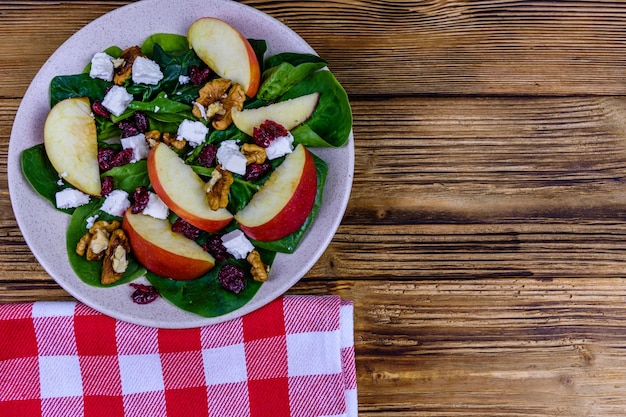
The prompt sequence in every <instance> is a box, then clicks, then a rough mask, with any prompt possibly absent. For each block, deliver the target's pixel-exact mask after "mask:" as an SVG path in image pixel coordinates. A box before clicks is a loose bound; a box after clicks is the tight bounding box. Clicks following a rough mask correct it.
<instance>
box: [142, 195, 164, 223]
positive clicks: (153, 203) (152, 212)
mask: <svg viewBox="0 0 626 417" xmlns="http://www.w3.org/2000/svg"><path fill="white" fill-rule="evenodd" d="M148 196H149V197H148V204H147V205H146V208H144V209H143V211H142V213H143V214H145V215H147V216H152V217H154V218H155V219H167V215H168V214H169V212H170V210H169V208H168V207H167V206H166V205H165V203H164V202H163V201H162V200H161V199H160V198H159V196H158V195H156V194H155V193H153V192H150V194H148Z"/></svg>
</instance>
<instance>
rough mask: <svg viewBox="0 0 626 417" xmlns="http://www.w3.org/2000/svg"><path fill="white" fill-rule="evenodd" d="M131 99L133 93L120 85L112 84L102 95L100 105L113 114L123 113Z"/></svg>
mask: <svg viewBox="0 0 626 417" xmlns="http://www.w3.org/2000/svg"><path fill="white" fill-rule="evenodd" d="M131 101H133V95H132V94H130V93H129V92H128V91H126V89H125V88H124V87H122V86H120V85H114V86H113V87H111V89H110V90H109V92H108V93H107V94H106V95H105V96H104V100H102V105H103V106H104V107H106V109H107V110H108V111H110V112H111V113H113V114H114V115H115V116H119V115H120V114H122V113H124V111H125V110H126V109H127V108H128V105H129V104H130V102H131Z"/></svg>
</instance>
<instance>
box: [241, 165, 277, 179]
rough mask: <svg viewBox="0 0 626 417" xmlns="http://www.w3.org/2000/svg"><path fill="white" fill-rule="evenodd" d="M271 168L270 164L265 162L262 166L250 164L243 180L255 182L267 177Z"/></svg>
mask: <svg viewBox="0 0 626 417" xmlns="http://www.w3.org/2000/svg"><path fill="white" fill-rule="evenodd" d="M270 168H271V165H270V164H269V162H263V163H262V164H250V165H248V166H247V167H246V174H245V175H244V176H243V179H244V180H246V181H255V180H258V179H259V178H261V177H262V176H263V175H265V174H266V173H267V172H268V171H269V170H270Z"/></svg>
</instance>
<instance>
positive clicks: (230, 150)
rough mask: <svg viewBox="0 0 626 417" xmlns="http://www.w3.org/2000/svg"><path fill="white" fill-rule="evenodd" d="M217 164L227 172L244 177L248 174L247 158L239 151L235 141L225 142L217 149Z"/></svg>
mask: <svg viewBox="0 0 626 417" xmlns="http://www.w3.org/2000/svg"><path fill="white" fill-rule="evenodd" d="M217 162H218V163H219V164H221V165H222V168H224V169H225V170H227V171H230V172H233V173H235V174H239V175H244V174H245V173H246V162H247V161H246V157H245V155H244V154H242V153H241V151H240V150H239V145H238V144H237V141H235V140H225V141H224V142H222V143H221V144H220V147H219V148H218V149H217Z"/></svg>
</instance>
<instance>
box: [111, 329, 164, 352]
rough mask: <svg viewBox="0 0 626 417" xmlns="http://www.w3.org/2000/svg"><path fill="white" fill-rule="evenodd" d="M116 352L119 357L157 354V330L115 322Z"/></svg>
mask: <svg viewBox="0 0 626 417" xmlns="http://www.w3.org/2000/svg"><path fill="white" fill-rule="evenodd" d="M116 331H117V333H116V335H117V351H118V353H119V354H120V355H148V354H156V353H159V333H158V331H159V329H157V328H154V327H146V326H137V325H134V324H131V323H127V322H123V321H118V322H116Z"/></svg>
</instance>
